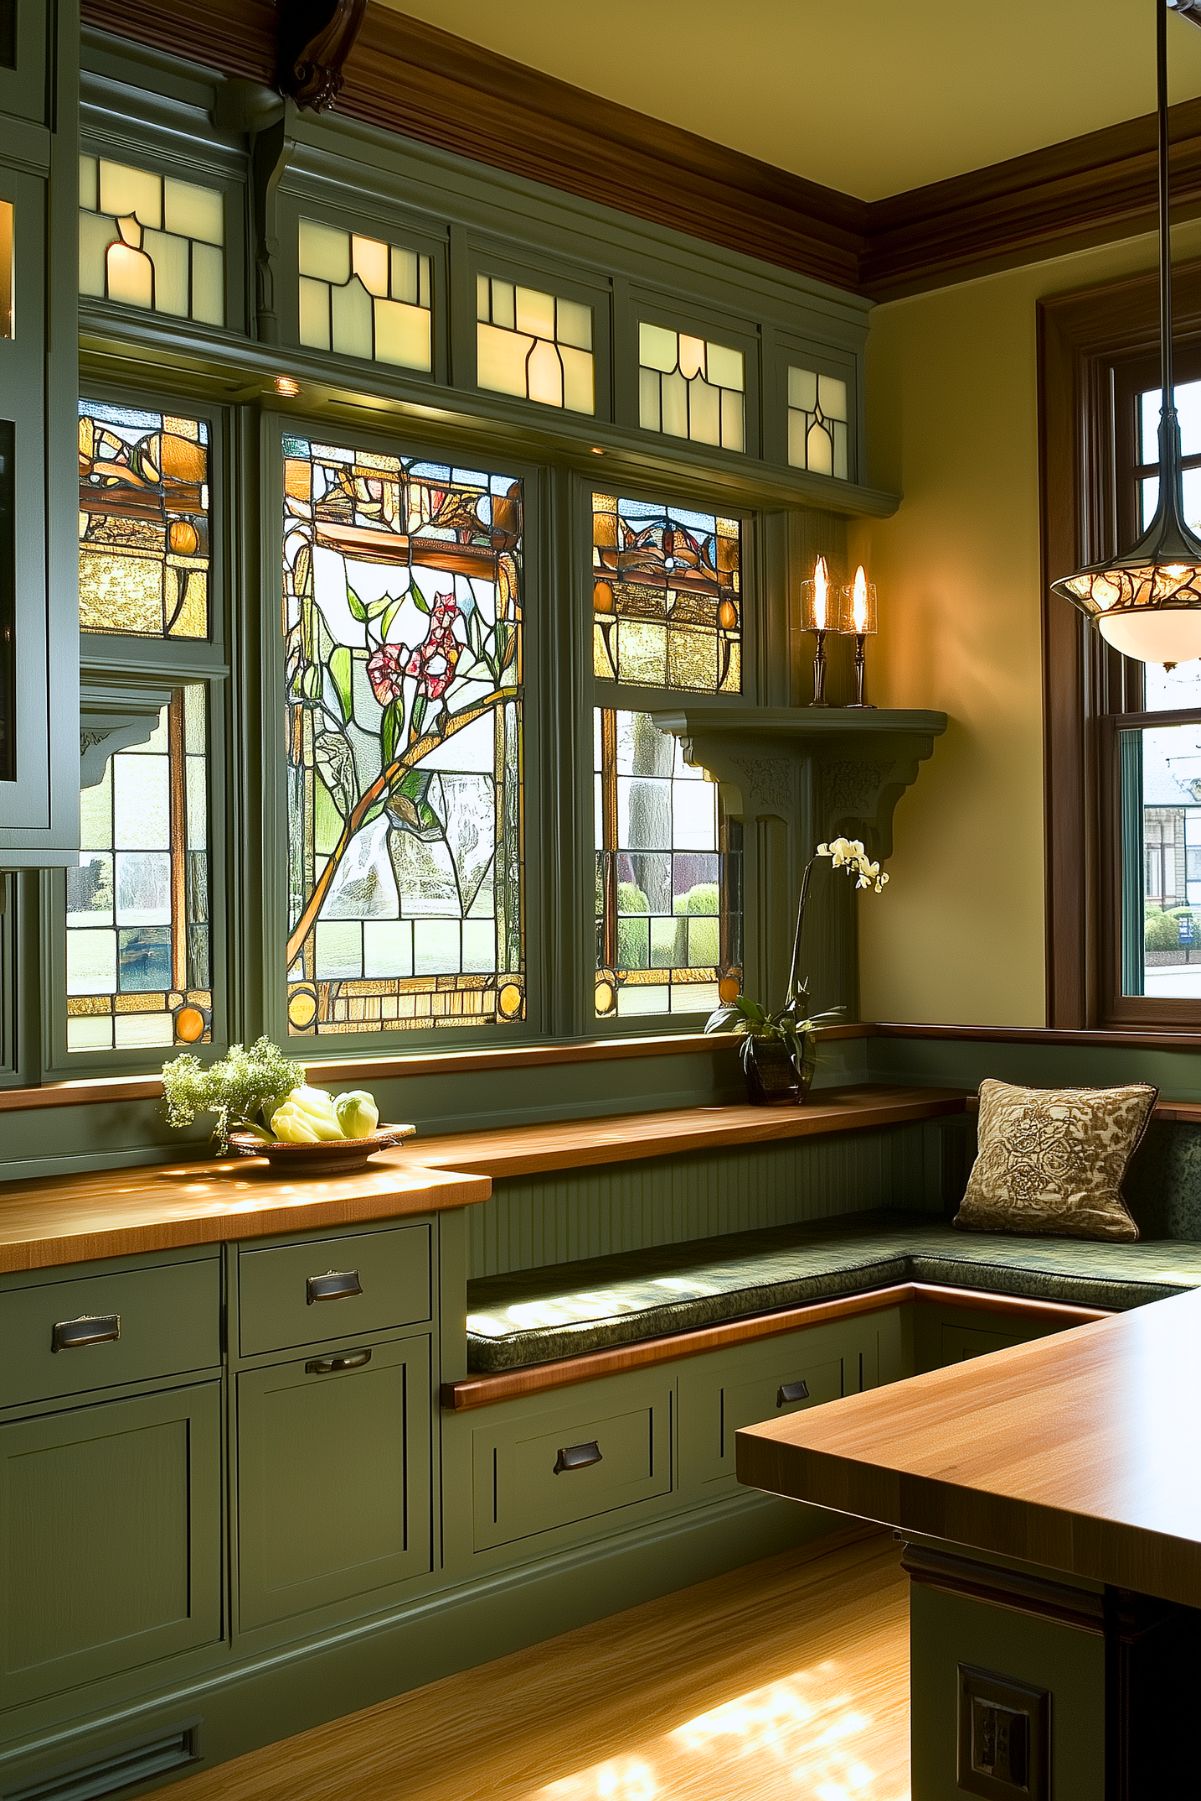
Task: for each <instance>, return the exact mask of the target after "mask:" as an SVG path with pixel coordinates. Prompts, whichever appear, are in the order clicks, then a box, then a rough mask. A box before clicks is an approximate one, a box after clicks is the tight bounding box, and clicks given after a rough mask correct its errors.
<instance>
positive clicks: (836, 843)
mask: <svg viewBox="0 0 1201 1801" xmlns="http://www.w3.org/2000/svg"><path fill="white" fill-rule="evenodd" d="M823 857H828V858H829V859H830V864H831V867H832V868H833V869H842V870H845V871H846V873H847V874H848V875H850V876H853V877H854V878H855V886H856V888H870V889H872V890H874V892H875V893H876V894H881V893H883V891H884V886H885V883H886V882H887V881H888V876H887V875H886V874H885V873H884V872H883V871H882V870H881V868H880V865H879V863H877V862H874V861H873V860H872V859H871V858H870V857H869V856H868V854H867V852H866V850H865V849H864V847H863V844H862V842H861V840H860V839H858V838H834V839H832V840H831V841H830V843H829V844H819V845H818V847H817V849H816V850H815V851H814V853H813V855H812V856H811V857H810V859H809V861H808V862H807V863H806V865H805V873H804V875H803V876H802V877H801V892H800V897H799V899H798V901H797V913H796V926H795V928H794V931H793V935H792V961H791V964H790V965H789V973H788V990H787V993H786V995H785V999H784V1004H783V1006H781V1007H775V1008H769V1007H765V1006H764V1005H763V1003H762V1002H761V1001H757V1000H753V999H752V998H751V996H750V995H746V994H740V995H738V996H737V997H736V998H735V999H734V1000H732V1001H727V1002H726V1003H725V1004H724V1005H723V1006H721V1007H718V1008H717V1010H716V1011H715V1012H714V1013H711V1014H710V1016H709V1018H708V1020H707V1021H706V1024H705V1030H706V1032H734V1033H736V1034H738V1035H739V1036H740V1037H741V1038H742V1048H741V1050H740V1052H739V1059H740V1061H741V1063H742V1070H743V1074H744V1076H745V1077H746V1085H747V1093H748V1096H749V1098H750V1099H751V1100H752V1101H753V1102H755V1103H756V1105H759V1106H765V1105H775V1104H784V1103H787V1102H790V1101H791V1102H793V1103H794V1104H799V1103H800V1102H802V1101H803V1100H804V1099H805V1096H806V1095H807V1094H808V1092H809V1086H810V1083H811V1082H812V1080H813V1070H814V1066H815V1064H816V1061H817V1047H816V1034H817V1032H818V1031H819V1030H820V1028H821V1026H822V1025H823V1024H825V1023H826V1021H828V1020H831V1019H834V1018H836V1017H837V1016H838V1014H839V1013H841V1012H842V1010H843V1009H842V1008H841V1007H830V1008H826V1009H825V1011H824V1012H821V1013H811V1012H810V1011H809V983H808V979H807V978H803V977H802V976H801V973H800V966H801V943H802V939H803V936H804V929H805V912H806V909H807V907H808V905H809V887H810V883H811V881H812V878H813V870H814V866H815V865H816V864H817V862H818V861H819V860H820V859H821V858H823Z"/></svg>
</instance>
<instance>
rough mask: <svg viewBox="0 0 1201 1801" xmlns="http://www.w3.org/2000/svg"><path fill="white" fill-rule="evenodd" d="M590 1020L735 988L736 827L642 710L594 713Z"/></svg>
mask: <svg viewBox="0 0 1201 1801" xmlns="http://www.w3.org/2000/svg"><path fill="white" fill-rule="evenodd" d="M594 729H595V744H594V758H593V767H594V770H595V809H596V1012H597V1016H598V1017H599V1018H601V1019H606V1018H613V1017H626V1016H628V1015H631V1014H646V1013H697V1012H709V1011H711V1010H712V1009H713V1008H714V1007H716V1006H717V1004H718V1002H719V1000H732V999H733V998H734V996H735V995H736V994H737V993H738V991H739V986H740V979H741V969H740V963H741V946H740V935H741V903H740V881H741V867H740V866H741V857H740V855H739V844H738V841H737V826H736V824H735V822H733V821H727V820H726V819H725V818H724V816H723V814H722V813H721V809H720V807H719V805H718V794H717V788H716V786H715V785H714V784H713V783H712V782H710V781H708V780H706V778H705V776H704V773H703V772H702V771H701V770H699V769H693V768H691V767H690V766H689V765H688V764H687V763H685V761H684V759H683V756H682V754H681V751H680V745H679V741H678V739H676V738H673V737H671V736H670V735H669V734H667V733H664V732H660V731H659V730H658V728H657V727H656V726H655V723H654V721H653V720H652V719H651V717H650V715H649V714H647V713H629V712H618V711H616V710H614V709H611V708H607V707H598V708H597V709H596V713H595V728H594Z"/></svg>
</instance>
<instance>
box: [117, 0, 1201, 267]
mask: <svg viewBox="0 0 1201 1801" xmlns="http://www.w3.org/2000/svg"><path fill="white" fill-rule="evenodd" d="M83 17H84V21H85V23H86V24H88V25H91V26H94V27H96V28H98V29H100V30H103V31H109V32H112V33H114V34H115V35H117V36H124V37H128V38H133V39H135V40H136V41H138V42H140V43H144V44H148V45H150V46H152V47H154V48H156V49H160V50H165V51H169V52H172V53H174V54H178V53H179V49H180V30H179V15H178V7H177V6H176V4H175V0H83ZM277 23H278V14H277V12H276V9H275V7H274V5H273V4H272V0H208V3H207V4H206V5H205V6H203V7H195V8H192V9H191V11H190V13H189V17H188V29H187V51H188V55H189V57H191V58H193V59H194V60H195V61H197V62H199V63H203V64H205V65H206V66H208V67H210V68H213V69H216V70H218V71H220V72H221V73H224V74H229V75H237V76H243V77H248V78H250V79H252V80H257V81H260V82H262V83H263V84H264V85H266V86H269V85H270V84H271V83H272V81H273V80H274V71H275V66H276V48H275V46H276V30H277ZM338 104H339V107H340V109H341V110H342V111H343V112H345V113H347V114H349V115H351V116H352V117H355V118H359V119H363V120H366V121H369V122H370V123H372V124H375V125H379V126H382V127H383V128H384V129H385V130H389V131H395V132H399V133H401V134H402V135H404V136H406V137H410V138H416V139H418V140H419V141H421V142H422V143H427V144H434V145H436V146H438V147H439V148H440V149H444V150H450V151H453V152H455V153H456V154H458V155H460V156H465V157H469V158H471V159H472V160H474V161H476V162H481V163H486V164H489V165H490V166H492V167H494V168H499V169H504V170H507V171H509V172H510V173H511V174H516V175H522V176H526V177H528V178H530V179H531V180H535V181H540V182H544V183H546V184H548V185H549V186H551V187H555V188H559V189H561V190H563V191H565V192H567V193H571V194H576V195H579V196H581V197H582V198H584V199H587V200H592V201H597V202H601V203H604V204H606V205H610V206H616V207H619V208H620V209H622V210H623V211H625V212H627V213H631V214H633V215H634V216H636V217H638V218H641V219H646V220H649V221H650V222H652V223H653V224H657V225H665V226H669V227H672V228H674V229H676V230H678V231H685V232H689V233H691V234H692V235H693V236H695V237H698V238H700V239H702V240H704V241H706V242H709V243H713V244H720V245H723V246H725V247H726V248H727V249H731V250H738V251H741V252H743V253H744V254H746V255H749V256H756V257H760V258H762V259H763V260H764V261H765V262H768V263H775V264H777V265H779V266H781V267H783V268H786V269H793V270H796V271H798V272H799V273H801V274H805V275H810V276H814V277H816V278H817V279H819V280H822V281H827V282H830V283H831V284H832V285H833V286H835V287H840V288H844V289H847V290H850V291H852V292H855V293H864V294H868V295H870V296H871V297H872V298H875V299H891V298H895V297H897V296H899V295H902V294H911V293H917V292H920V291H921V290H923V289H927V288H935V287H941V286H944V285H945V284H947V283H949V282H954V281H962V280H965V279H967V278H968V277H970V276H973V275H979V274H981V273H983V272H984V271H987V270H990V269H999V268H1007V267H1010V266H1012V265H1014V264H1017V263H1026V262H1035V261H1038V260H1039V259H1040V258H1044V257H1050V256H1058V255H1062V254H1063V253H1064V252H1065V251H1068V250H1072V249H1080V248H1083V247H1085V246H1086V245H1089V244H1097V243H1102V242H1105V241H1107V240H1110V239H1114V238H1120V237H1128V236H1132V235H1134V234H1135V233H1137V232H1141V231H1145V230H1149V229H1150V228H1151V226H1152V225H1153V223H1154V201H1155V151H1154V127H1153V120H1152V119H1151V118H1150V116H1147V117H1142V118H1138V119H1132V120H1129V121H1127V122H1125V123H1123V124H1120V125H1115V126H1112V127H1109V128H1107V129H1105V130H1103V131H1098V132H1092V133H1090V134H1088V135H1087V136H1085V137H1080V138H1074V139H1070V140H1068V141H1067V142H1065V143H1062V144H1056V145H1052V146H1051V147H1050V148H1048V149H1045V150H1038V151H1034V152H1032V153H1030V154H1029V155H1026V156H1019V157H1013V158H1011V159H1009V160H1007V161H1006V162H1003V163H998V164H995V165H994V166H993V167H991V168H987V169H980V170H974V171H972V172H971V173H969V174H965V175H959V176H955V177H953V178H952V179H950V180H948V181H941V182H935V183H932V184H930V185H928V186H925V187H921V188H915V189H912V190H911V191H909V192H908V193H904V194H897V195H893V196H891V197H890V198H888V199H884V200H878V201H873V202H867V201H863V200H858V199H856V198H854V197H853V196H852V195H849V194H843V193H840V192H838V191H837V190H836V189H833V188H828V187H823V186H821V185H820V184H819V183H817V182H811V181H806V180H804V179H803V178H802V177H800V176H798V175H793V174H790V173H789V172H787V171H785V170H781V169H777V168H774V167H772V166H771V165H770V164H768V163H763V162H759V161H757V160H756V159H755V158H754V157H749V156H744V155H742V154H741V153H740V152H738V151H735V150H730V149H728V148H726V147H724V146H722V145H719V144H714V143H712V142H710V141H709V140H708V139H706V138H702V137H699V136H697V135H695V134H693V133H691V132H687V131H683V130H681V129H680V128H679V127H677V126H673V125H668V124H666V123H665V122H664V121H662V120H659V119H653V118H650V117H648V116H647V115H646V114H643V113H638V112H635V111H633V110H632V109H631V108H628V107H623V106H619V105H617V104H616V103H615V102H613V101H610V100H605V99H602V98H601V97H600V96H599V95H595V94H590V93H587V92H585V91H584V90H582V89H580V88H576V87H572V86H571V85H570V84H568V83H566V82H562V81H558V80H556V79H555V78H554V77H553V76H549V75H545V74H542V73H541V72H540V71H538V70H535V69H530V68H528V67H526V66H525V65H523V64H521V63H518V62H513V61H511V60H509V59H508V58H505V57H501V56H498V55H496V54H495V53H494V52H493V51H490V50H486V49H484V48H483V47H481V46H479V45H476V44H472V43H470V42H468V41H467V40H466V39H463V38H459V37H455V36H453V35H452V34H451V33H449V32H445V31H441V30H439V29H438V28H437V27H436V26H433V25H429V24H427V23H425V22H424V21H423V20H419V19H413V18H410V17H408V16H407V15H405V14H402V13H397V12H393V11H391V10H390V9H389V8H386V7H383V6H369V7H368V9H367V15H366V19H365V21H364V23H363V26H362V30H361V32H360V34H359V37H358V40H357V42H356V44H355V46H354V49H353V50H352V52H351V54H350V56H349V58H348V60H347V63H346V69H345V89H344V91H343V93H342V94H341V96H340V97H339V101H338ZM1172 134H1173V139H1174V148H1173V155H1172V165H1173V174H1172V180H1173V190H1174V194H1175V197H1176V203H1177V208H1178V211H1179V213H1180V215H1181V216H1184V215H1185V214H1189V213H1192V212H1195V211H1196V210H1197V209H1198V207H1199V206H1201V101H1189V102H1186V103H1185V104H1184V105H1182V106H1178V107H1175V108H1173V111H1172Z"/></svg>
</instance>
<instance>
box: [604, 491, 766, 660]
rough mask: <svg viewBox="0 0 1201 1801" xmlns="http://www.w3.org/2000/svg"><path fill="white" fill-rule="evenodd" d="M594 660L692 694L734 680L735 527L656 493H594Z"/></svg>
mask: <svg viewBox="0 0 1201 1801" xmlns="http://www.w3.org/2000/svg"><path fill="white" fill-rule="evenodd" d="M592 607H593V669H594V672H595V674H596V675H597V676H599V677H600V678H601V679H602V680H607V681H619V682H629V683H636V684H638V685H640V686H642V687H648V688H677V689H683V690H686V691H688V692H690V693H699V694H738V693H740V692H741V689H742V529H741V527H740V525H739V523H738V521H737V520H736V519H722V518H720V517H718V516H717V515H716V514H713V513H702V512H698V511H696V510H695V509H693V508H689V507H678V506H667V505H664V504H663V503H662V502H661V501H643V500H623V499H621V498H619V497H618V496H615V495H612V494H594V495H593V497H592Z"/></svg>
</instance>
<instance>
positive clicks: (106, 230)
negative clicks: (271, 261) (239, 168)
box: [79, 155, 225, 325]
mask: <svg viewBox="0 0 1201 1801" xmlns="http://www.w3.org/2000/svg"><path fill="white" fill-rule="evenodd" d="M79 206H80V213H79V291H80V293H81V294H83V295H85V296H88V297H92V298H95V299H98V300H111V301H115V302H117V303H118V304H119V305H122V306H136V307H140V308H142V309H143V310H144V311H146V312H152V313H166V314H169V315H171V316H172V317H174V318H180V319H194V320H196V321H197V323H198V324H202V325H224V324H225V199H224V196H223V195H222V193H221V191H220V189H219V188H211V187H207V186H205V185H204V184H202V183H200V182H194V181H181V180H179V179H178V177H176V176H171V175H160V174H159V173H158V172H157V171H156V170H153V169H138V168H135V167H133V166H132V165H131V164H129V163H117V162H113V161H111V160H110V159H109V158H108V157H103V156H90V155H84V156H81V157H80V159H79Z"/></svg>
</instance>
